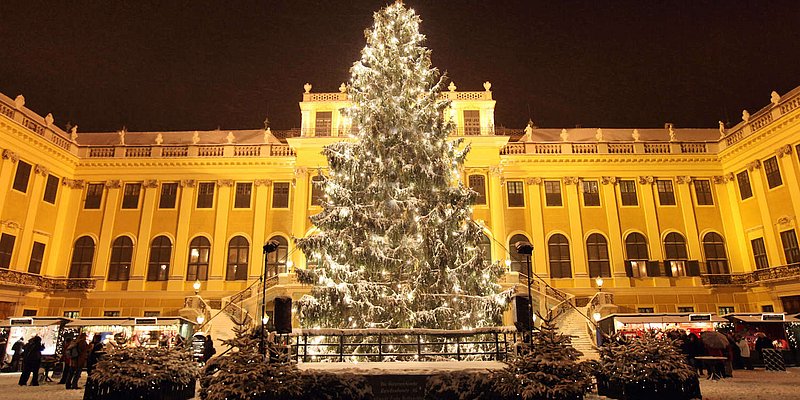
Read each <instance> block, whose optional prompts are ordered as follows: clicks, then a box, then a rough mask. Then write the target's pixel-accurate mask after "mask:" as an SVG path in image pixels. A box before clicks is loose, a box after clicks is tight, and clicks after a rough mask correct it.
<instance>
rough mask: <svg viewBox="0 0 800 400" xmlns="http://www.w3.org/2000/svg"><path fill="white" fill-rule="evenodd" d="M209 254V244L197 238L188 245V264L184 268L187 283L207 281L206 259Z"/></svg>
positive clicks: (199, 237)
mask: <svg viewBox="0 0 800 400" xmlns="http://www.w3.org/2000/svg"><path fill="white" fill-rule="evenodd" d="M210 253H211V242H209V241H208V239H206V238H205V237H203V236H198V237H196V238H194V239H192V241H191V242H190V243H189V263H188V264H187V266H186V280H187V281H190V282H191V281H198V280H199V281H207V280H208V257H209V255H210Z"/></svg>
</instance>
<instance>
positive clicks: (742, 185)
mask: <svg viewBox="0 0 800 400" xmlns="http://www.w3.org/2000/svg"><path fill="white" fill-rule="evenodd" d="M736 183H738V185H739V196H740V197H741V198H742V200H745V199H749V198H751V197H753V188H752V187H750V175H748V173H747V171H746V170H745V171H742V172H739V173H738V174H736Z"/></svg>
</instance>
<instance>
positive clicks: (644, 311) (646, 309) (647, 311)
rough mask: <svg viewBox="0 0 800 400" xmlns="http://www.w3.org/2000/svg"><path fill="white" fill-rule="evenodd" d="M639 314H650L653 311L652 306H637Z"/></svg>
mask: <svg viewBox="0 0 800 400" xmlns="http://www.w3.org/2000/svg"><path fill="white" fill-rule="evenodd" d="M638 310H639V314H652V313H654V312H655V309H653V307H639V309H638Z"/></svg>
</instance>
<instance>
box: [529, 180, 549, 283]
mask: <svg viewBox="0 0 800 400" xmlns="http://www.w3.org/2000/svg"><path fill="white" fill-rule="evenodd" d="M525 182H526V183H527V184H528V213H529V218H530V221H531V229H530V232H531V236H532V237H531V244H533V258H532V262H533V271H534V272H535V273H536V274H537V275H539V276H541V277H543V278H545V277H547V276H549V273H550V271H549V268H548V267H547V250H546V247H547V245H546V244H545V241H544V234H545V232H544V217H543V216H542V209H543V207H542V178H528V179H527V180H526V181H525Z"/></svg>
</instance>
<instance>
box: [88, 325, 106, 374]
mask: <svg viewBox="0 0 800 400" xmlns="http://www.w3.org/2000/svg"><path fill="white" fill-rule="evenodd" d="M102 353H103V343H102V337H101V336H100V335H99V334H96V333H95V335H94V336H92V342H91V343H89V358H88V359H87V361H86V375H88V376H91V375H92V371H93V370H94V366H95V364H97V361H99V360H100V356H101V355H102Z"/></svg>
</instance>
